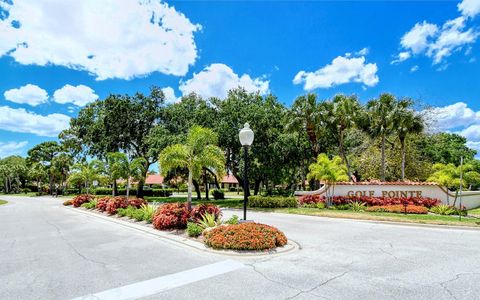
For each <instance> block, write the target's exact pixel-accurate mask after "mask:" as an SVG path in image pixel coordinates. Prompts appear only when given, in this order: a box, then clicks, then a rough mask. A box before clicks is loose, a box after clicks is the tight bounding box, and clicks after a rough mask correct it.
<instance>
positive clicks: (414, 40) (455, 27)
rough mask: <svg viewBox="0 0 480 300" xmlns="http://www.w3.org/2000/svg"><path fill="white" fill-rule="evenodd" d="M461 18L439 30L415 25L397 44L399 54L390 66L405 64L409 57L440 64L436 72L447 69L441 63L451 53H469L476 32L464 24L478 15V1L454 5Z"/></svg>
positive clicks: (433, 27) (429, 24)
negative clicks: (424, 58)
mask: <svg viewBox="0 0 480 300" xmlns="http://www.w3.org/2000/svg"><path fill="white" fill-rule="evenodd" d="M458 8H459V10H460V11H461V12H462V14H463V15H462V16H459V17H457V18H455V19H452V20H447V21H446V22H445V23H444V24H443V25H442V26H439V25H436V24H431V23H428V22H427V21H423V22H422V23H417V24H415V26H413V27H412V29H410V31H408V32H407V33H405V34H404V35H403V37H402V38H401V40H400V45H401V47H402V51H401V52H400V53H399V54H398V56H397V59H395V60H394V61H392V63H399V62H402V61H404V60H407V59H408V58H410V57H411V56H412V55H426V56H427V57H430V58H432V61H433V64H434V65H436V64H440V63H444V66H443V67H441V68H438V70H444V69H445V68H446V67H447V64H446V63H445V59H446V58H447V57H449V56H451V55H452V54H453V53H454V52H457V51H462V50H464V49H465V54H467V53H468V52H469V51H471V46H470V45H471V44H473V43H475V42H476V40H477V38H478V36H479V35H480V32H479V31H477V29H476V28H474V27H473V26H471V24H467V22H468V20H469V18H468V17H473V16H474V15H476V14H478V13H479V12H480V0H464V1H463V2H462V3H460V4H459V5H458Z"/></svg>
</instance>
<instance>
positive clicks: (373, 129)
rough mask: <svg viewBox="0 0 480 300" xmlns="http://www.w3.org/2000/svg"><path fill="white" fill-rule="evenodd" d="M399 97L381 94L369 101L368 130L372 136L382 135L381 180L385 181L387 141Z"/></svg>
mask: <svg viewBox="0 0 480 300" xmlns="http://www.w3.org/2000/svg"><path fill="white" fill-rule="evenodd" d="M396 105H397V99H396V98H395V96H393V95H391V94H381V95H380V97H379V98H378V99H374V100H370V101H369V102H368V103H367V110H368V114H367V118H368V120H367V121H368V122H367V123H368V124H367V126H368V127H367V128H366V130H367V132H368V134H369V135H370V136H371V137H372V138H377V137H380V139H381V147H382V166H381V180H382V181H385V142H386V138H387V135H388V134H390V133H391V132H392V130H393V120H394V117H395V108H396Z"/></svg>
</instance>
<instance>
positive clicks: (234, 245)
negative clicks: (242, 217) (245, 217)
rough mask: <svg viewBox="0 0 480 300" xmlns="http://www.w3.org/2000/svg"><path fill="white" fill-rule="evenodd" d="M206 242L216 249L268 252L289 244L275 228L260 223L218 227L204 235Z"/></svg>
mask: <svg viewBox="0 0 480 300" xmlns="http://www.w3.org/2000/svg"><path fill="white" fill-rule="evenodd" d="M204 238H205V240H204V242H205V244H206V245H207V246H210V247H212V248H214V249H232V250H266V249H273V248H276V247H282V246H284V245H286V244H287V237H286V236H285V234H283V232H281V231H280V230H278V229H277V228H275V227H272V226H268V225H265V224H259V223H242V224H237V225H225V226H218V227H216V228H213V229H211V230H209V231H207V232H205V233H204Z"/></svg>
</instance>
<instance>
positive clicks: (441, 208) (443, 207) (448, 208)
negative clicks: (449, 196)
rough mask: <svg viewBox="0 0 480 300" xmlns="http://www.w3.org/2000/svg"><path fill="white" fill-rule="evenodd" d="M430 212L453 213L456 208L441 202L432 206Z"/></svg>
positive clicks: (446, 214)
mask: <svg viewBox="0 0 480 300" xmlns="http://www.w3.org/2000/svg"><path fill="white" fill-rule="evenodd" d="M430 212H432V213H434V214H438V215H445V216H448V215H453V214H454V213H455V208H454V207H453V206H450V205H446V204H440V205H437V206H434V207H432V208H430Z"/></svg>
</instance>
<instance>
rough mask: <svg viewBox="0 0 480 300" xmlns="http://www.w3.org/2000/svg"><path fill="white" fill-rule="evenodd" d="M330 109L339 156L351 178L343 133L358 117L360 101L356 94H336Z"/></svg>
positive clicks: (354, 123) (353, 124) (351, 126)
mask: <svg viewBox="0 0 480 300" xmlns="http://www.w3.org/2000/svg"><path fill="white" fill-rule="evenodd" d="M332 102H333V109H332V119H331V120H332V123H333V125H334V127H336V128H335V129H334V130H335V131H336V132H337V134H338V148H339V152H340V157H341V158H342V160H343V162H344V163H345V165H346V166H347V172H348V177H349V178H351V172H350V164H349V162H348V159H347V154H346V153H345V145H344V144H345V143H344V141H345V133H346V131H347V130H348V129H351V128H353V127H354V126H355V125H356V123H357V119H358V118H359V112H360V110H361V106H360V103H359V102H358V99H357V97H356V96H345V95H341V94H340V95H336V96H335V97H334V98H333V101H332Z"/></svg>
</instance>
